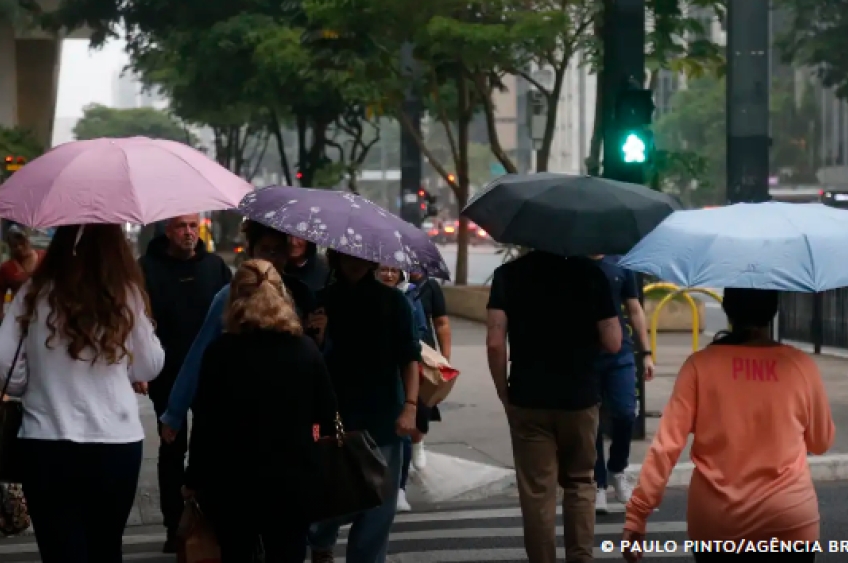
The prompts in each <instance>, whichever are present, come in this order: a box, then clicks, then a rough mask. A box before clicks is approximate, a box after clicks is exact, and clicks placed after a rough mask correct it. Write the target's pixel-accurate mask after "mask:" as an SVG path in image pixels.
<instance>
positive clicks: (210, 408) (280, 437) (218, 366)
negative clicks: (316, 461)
mask: <svg viewBox="0 0 848 563" xmlns="http://www.w3.org/2000/svg"><path fill="white" fill-rule="evenodd" d="M233 393H236V394H238V395H239V398H238V400H235V401H234V400H233ZM335 407H336V405H335V399H334V397H333V391H332V388H331V386H330V379H329V376H328V374H327V368H326V367H325V365H324V360H323V358H322V356H321V352H320V351H319V350H318V347H317V346H316V345H315V343H314V342H313V341H312V339H310V338H309V337H306V336H294V335H291V334H288V333H281V332H273V331H265V330H260V331H253V332H246V333H243V334H226V333H225V334H222V335H221V336H219V337H218V339H217V340H215V341H214V342H213V343H212V344H210V345H209V347H208V348H207V349H206V352H205V354H204V356H203V362H202V367H201V374H200V385H199V387H198V390H197V398H196V400H195V403H194V407H193V415H194V419H193V424H192V429H191V443H190V446H189V464H188V468H187V471H186V485H187V486H188V487H190V488H192V489H195V490H197V492H198V495H199V496H200V497H205V498H206V500H209V501H211V502H212V503H213V506H214V505H220V504H223V505H225V506H232V505H233V503H235V504H239V505H241V506H242V508H245V507H251V506H255V508H253V509H251V512H252V510H259V511H260V513H261V512H262V511H263V508H262V506H263V505H264V506H267V505H269V504H270V505H274V504H275V503H276V508H277V511H280V510H283V511H286V512H289V513H291V514H297V512H298V510H299V509H298V505H301V503H302V502H304V501H305V500H306V499H307V497H306V496H305V495H304V493H305V492H306V491H308V489H309V475H311V474H312V473H313V470H314V469H313V467H312V466H311V465H310V463H311V458H312V456H311V455H310V453H311V448H312V447H313V425H315V424H318V425H320V426H321V430H322V432H321V433H322V435H326V436H329V435H332V432H333V420H334V418H335V412H336V408H335ZM233 483H240V484H241V485H243V486H245V487H246V489H245V491H247V492H245V491H242V492H240V493H238V494H233V490H232V487H231V485H232V484H233ZM249 491H261V493H262V494H261V495H254V494H252V493H250V492H249ZM279 503H283V506H280V504H279ZM251 516H256V515H255V514H251Z"/></svg>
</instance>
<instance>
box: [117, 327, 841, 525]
mask: <svg viewBox="0 0 848 563" xmlns="http://www.w3.org/2000/svg"><path fill="white" fill-rule="evenodd" d="M451 322H452V328H453V363H454V365H455V366H456V367H457V369H459V370H460V371H461V375H460V377H459V380H458V381H457V384H456V386H455V387H454V389H453V391H452V393H451V395H450V396H449V397H448V399H447V400H446V401H445V402H444V403H442V405H441V406H440V409H441V412H442V418H443V422H435V423H433V425H432V426H431V430H430V434H429V435H428V437H427V440H426V446H427V451H428V455H427V466H426V467H425V468H424V470H423V471H422V472H421V473H420V474H416V473H413V474H412V475H411V476H410V486H409V487H408V491H407V494H408V497H409V501H410V503H411V504H412V505H413V507H414V508H416V510H418V509H420V508H424V507H425V506H426V507H427V508H434V509H436V508H438V507H440V506H443V505H444V504H445V503H453V502H457V501H476V500H480V499H484V498H488V497H493V496H500V495H504V494H513V493H514V484H515V474H514V471H513V470H512V450H511V445H510V440H509V429H508V426H507V422H506V416H505V415H504V412H503V407H502V406H501V404H500V401H499V400H498V398H497V395H496V393H495V390H494V387H493V385H492V382H491V378H490V377H489V370H488V367H487V365H486V351H485V348H484V341H485V330H486V329H485V326H484V325H482V324H478V323H473V322H470V321H465V320H463V319H452V320H451ZM710 340H711V338H710V337H708V336H705V335H701V338H700V344H701V345H702V346H705V345H707V344H708V343H709V342H710ZM691 342H692V341H691V335H687V334H679V335H678V334H674V335H668V334H665V335H660V337H659V339H658V345H657V350H656V352H657V373H656V377H655V378H654V380H653V381H652V382H650V383H648V384H647V389H646V399H647V410H648V412H649V413H650V412H651V411H654V412H661V411H662V410H663V408H664V407H665V404H666V402H667V400H668V397H669V396H670V394H671V390H672V387H673V386H674V378H675V376H676V375H677V370H678V369H679V367H680V366H681V365H682V363H683V361H684V360H685V359H686V357H687V356H688V355H689V354H690V353H691V351H692V349H691ZM813 358H814V359H815V361H816V363H818V365H819V368H820V369H821V372H822V377H823V378H824V382H825V387H826V389H827V391H828V395H829V397H830V403H831V408H832V410H833V418H834V421H835V423H836V427H837V434H836V443H835V444H834V447H833V448H832V450H831V452H830V453H829V454H828V455H826V456H822V457H811V458H810V463H811V466H812V469H813V477H814V478H815V479H816V480H821V481H831V480H837V479H848V432H845V433H843V432H840V431H839V430H840V429H843V428H848V360H846V359H842V358H837V357H831V356H813ZM139 404H140V405H141V413H142V420H143V422H144V425H145V431H146V433H147V438H146V440H145V444H144V463H143V465H142V470H141V477H140V479H139V491H138V496H137V500H136V506H135V508H134V510H133V514H132V515H131V520H130V524H131V525H138V524H156V523H159V522H161V515H160V514H159V496H158V494H159V493H158V487H157V483H156V481H157V479H156V454H157V448H158V438H157V434H156V419H155V415H154V413H153V407H152V405H151V403H150V401H149V400H148V399H147V398H145V397H140V398H139ZM658 424H659V419H658V418H649V419H648V421H647V433H648V438H647V439H646V440H640V441H634V442H633V445H632V454H631V463H632V465H631V467H630V469H629V471H631V472H633V473H634V474H638V471H639V464H640V463H641V461H642V459H643V458H644V457H645V453H646V452H647V450H648V447H649V445H650V440H651V439H652V438H653V435H654V433H655V432H656V429H657V426H658ZM690 474H691V463H689V449H688V447H687V449H686V450H685V451H684V452H683V454H682V455H681V456H680V461H679V462H678V465H677V468H676V469H675V472H674V475H673V477H672V480H671V482H670V486H685V485H687V484H688V482H689V476H690Z"/></svg>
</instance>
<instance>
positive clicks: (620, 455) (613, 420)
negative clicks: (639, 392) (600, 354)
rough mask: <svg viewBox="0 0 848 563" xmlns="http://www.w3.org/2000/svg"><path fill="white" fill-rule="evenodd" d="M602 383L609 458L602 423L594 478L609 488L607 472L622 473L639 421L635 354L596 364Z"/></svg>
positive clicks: (627, 461) (603, 487)
mask: <svg viewBox="0 0 848 563" xmlns="http://www.w3.org/2000/svg"><path fill="white" fill-rule="evenodd" d="M597 369H598V376H599V378H600V383H601V397H602V399H603V403H602V404H603V409H604V410H606V412H607V413H608V414H609V422H610V438H611V440H610V442H611V443H610V450H609V460H606V459H605V458H606V456H605V455H604V453H605V452H604V435H603V432H602V431H601V428H600V425H599V427H598V439H597V441H596V443H595V446H596V449H597V451H598V457H597V461H596V462H595V481H596V482H597V483H598V488H599V489H606V488H607V472H608V471H609V472H610V473H621V472H622V471H624V470H625V469H627V464H628V463H629V458H630V440H631V439H632V438H633V423H634V422H635V421H636V365H635V364H634V363H633V356H630V355H628V357H627V358H611V359H609V360H603V361H600V362H598V364H597Z"/></svg>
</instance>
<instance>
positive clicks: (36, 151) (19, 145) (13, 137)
mask: <svg viewBox="0 0 848 563" xmlns="http://www.w3.org/2000/svg"><path fill="white" fill-rule="evenodd" d="M43 152H44V147H43V146H42V145H41V143H39V142H38V139H37V138H36V137H35V135H33V133H32V132H31V131H28V130H26V129H22V128H20V127H3V126H2V125H0V155H2V156H3V157H5V156H22V157H24V158H26V159H27V160H32V159H33V158H36V157H38V156H41V154H42V153H43Z"/></svg>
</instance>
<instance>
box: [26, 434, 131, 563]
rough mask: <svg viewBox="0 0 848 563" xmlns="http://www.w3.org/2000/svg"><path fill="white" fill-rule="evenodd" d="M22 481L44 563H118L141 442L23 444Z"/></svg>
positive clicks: (121, 557) (40, 442) (32, 441)
mask: <svg viewBox="0 0 848 563" xmlns="http://www.w3.org/2000/svg"><path fill="white" fill-rule="evenodd" d="M21 454H22V456H23V457H24V463H25V473H24V481H23V483H22V484H23V489H24V495H25V496H26V500H27V505H28V508H29V514H30V517H31V518H32V525H33V528H34V529H35V539H36V541H37V542H38V550H39V552H40V553H41V561H42V562H43V563H121V561H122V560H123V556H122V554H121V546H122V543H123V535H124V528H125V527H126V524H127V518H129V515H130V510H132V506H133V502H134V501H135V493H136V487H137V486H138V475H139V471H140V470H141V458H142V442H135V443H131V444H79V443H74V442H67V441H58V440H56V441H54V440H22V446H21Z"/></svg>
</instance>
